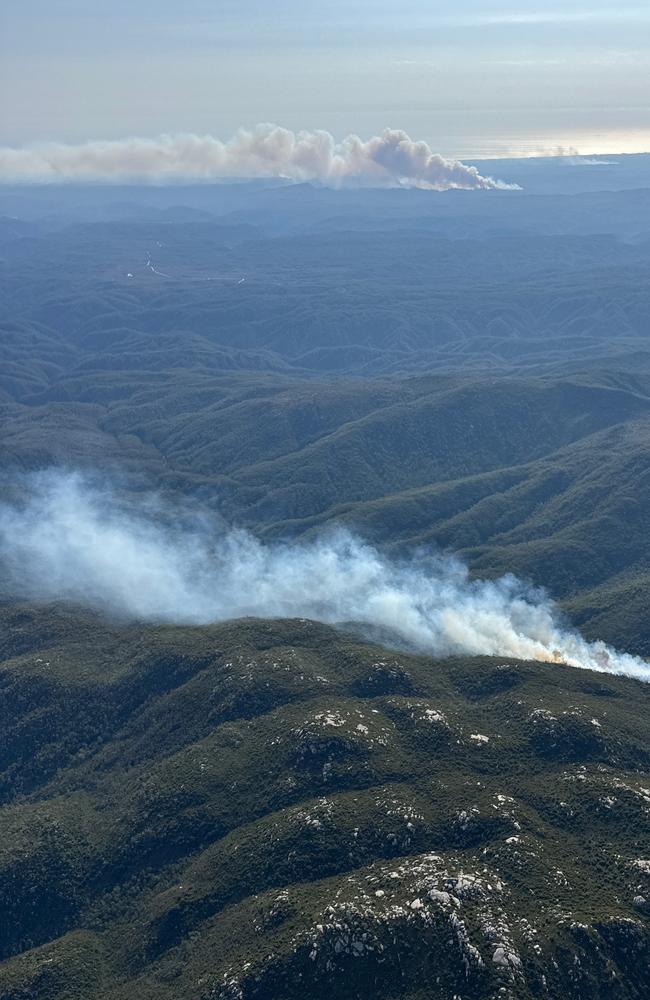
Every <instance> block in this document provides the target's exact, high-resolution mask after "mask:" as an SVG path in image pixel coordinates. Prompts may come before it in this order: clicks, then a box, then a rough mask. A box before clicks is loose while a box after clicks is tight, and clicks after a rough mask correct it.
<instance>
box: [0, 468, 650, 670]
mask: <svg viewBox="0 0 650 1000" xmlns="http://www.w3.org/2000/svg"><path fill="white" fill-rule="evenodd" d="M30 490H31V492H30V495H29V498H28V500H27V501H26V502H24V503H22V504H19V505H8V504H5V505H3V506H2V507H0V559H1V560H2V562H3V563H4V569H5V573H6V574H7V575H8V580H9V586H10V588H11V589H12V590H13V592H14V594H15V595H16V596H18V595H19V596H22V597H30V598H36V599H46V600H52V599H68V600H72V601H75V602H79V603H82V604H84V605H89V606H91V607H95V608H99V609H100V610H103V611H106V612H111V613H116V614H119V615H126V616H128V617H129V618H135V619H141V620H142V619H143V620H148V621H156V622H175V623H182V624H208V623H212V622H219V621H223V620H225V619H229V618H239V617H244V616H256V617H261V618H278V617H279V618H282V617H291V618H295V617H299V618H313V619H317V620H319V621H323V622H328V623H331V624H336V623H341V622H352V621H354V622H358V623H360V624H363V625H366V626H373V627H379V628H381V629H383V630H389V631H391V632H392V633H394V634H395V636H396V637H398V638H399V640H400V641H402V642H403V643H404V644H405V645H407V646H410V647H413V648H415V649H418V650H421V651H424V652H427V653H431V654H434V655H448V654H487V655H498V656H511V657H517V658H520V659H526V660H542V661H547V662H563V663H567V664H569V665H572V666H576V667H584V668H588V669H592V670H601V671H602V670H607V671H611V672H613V673H617V674H629V675H630V676H632V677H637V678H640V679H642V680H645V681H650V665H649V664H647V663H645V662H643V661H642V660H639V659H638V658H636V657H634V656H631V655H628V654H626V653H619V652H617V651H615V650H613V649H611V648H609V647H607V646H605V645H604V644H603V643H600V642H596V643H589V642H587V641H586V640H585V639H583V638H582V637H581V636H580V635H579V634H578V633H576V632H573V631H571V630H568V629H566V628H564V627H563V626H562V624H561V623H560V621H559V616H558V614H557V612H556V609H555V608H554V606H553V604H552V602H551V601H550V600H549V599H548V598H547V597H546V596H545V595H544V593H543V592H541V591H539V590H534V589H531V588H529V587H526V586H525V585H524V584H523V583H522V582H521V581H519V580H517V579H516V578H515V577H513V576H505V577H502V578H501V579H499V580H495V581H472V580H470V578H469V575H468V571H467V569H466V567H465V566H464V565H463V564H462V563H460V562H459V561H458V560H456V559H454V558H450V557H447V556H444V557H435V558H425V557H424V556H422V557H420V558H419V559H416V560H414V561H411V562H409V563H398V562H395V561H391V560H389V559H387V558H386V557H385V556H383V555H382V554H380V552H378V551H377V550H376V549H375V548H373V547H372V546H370V545H367V544H365V543H364V542H362V541H360V540H359V539H357V538H355V537H354V536H352V535H350V534H348V533H347V532H342V531H339V532H335V533H333V534H331V535H330V536H328V537H326V538H322V539H320V540H317V541H308V542H302V543H301V542H298V543H291V544H273V545H264V544H262V543H261V542H259V541H258V540H256V539H255V538H254V537H253V536H252V535H250V534H248V533H247V532H243V531H228V532H220V531H218V530H217V529H216V528H215V527H214V525H211V523H210V522H208V521H206V520H195V521H194V524H193V526H189V527H188V526H186V525H185V526H183V525H180V524H179V523H178V522H176V524H175V525H174V524H172V525H171V526H170V522H169V518H168V517H167V519H166V521H163V520H161V517H160V513H161V512H160V509H159V510H158V511H157V512H156V510H155V508H154V507H153V506H152V505H151V503H150V502H149V503H147V502H145V503H144V504H143V505H142V506H141V507H140V509H139V511H138V512H136V513H133V512H129V511H127V510H126V509H125V508H124V506H123V505H121V504H120V502H119V500H118V499H117V497H116V496H115V495H114V494H111V493H110V491H107V490H105V489H102V490H99V489H98V488H95V487H92V486H90V485H89V484H88V483H87V482H85V481H84V480H83V479H82V478H80V477H79V476H78V475H71V474H62V473H48V474H43V475H40V476H38V477H36V478H33V479H32V480H31V481H30Z"/></svg>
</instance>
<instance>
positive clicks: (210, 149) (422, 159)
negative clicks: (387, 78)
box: [0, 125, 508, 191]
mask: <svg viewBox="0 0 650 1000" xmlns="http://www.w3.org/2000/svg"><path fill="white" fill-rule="evenodd" d="M220 177H286V178H288V179H290V180H294V181H317V182H320V183H322V184H326V185H328V186H330V187H341V186H344V185H358V186H370V187H386V186H395V185H398V184H404V185H407V186H409V187H421V188H428V189H431V190H436V191H445V190H449V189H450V188H462V189H466V190H476V189H484V190H491V189H495V188H507V187H508V185H505V184H502V183H501V182H499V181H495V180H493V179H492V178H491V177H483V176H482V175H481V174H480V173H479V172H478V170H477V169H476V167H470V166H467V165H466V164H464V163H460V162H459V161H458V160H449V159H445V158H444V157H442V156H440V155H439V154H437V153H434V152H433V150H432V149H431V148H430V147H429V146H428V145H427V143H426V142H415V141H413V140H412V139H411V138H410V137H409V136H408V135H407V133H406V132H403V131H401V130H398V129H386V130H385V131H384V132H382V134H381V135H378V136H373V137H372V138H371V139H367V140H362V139H360V138H359V137H358V136H355V135H350V136H348V137H347V138H346V139H344V140H343V142H341V143H337V142H336V141H335V139H334V137H333V136H332V135H330V133H329V132H321V131H316V132H298V133H295V132H290V131H289V130H288V129H284V128H280V127H278V126H277V125H258V126H257V128H254V129H251V130H245V129H242V130H240V131H239V132H237V134H236V135H235V136H233V138H232V139H230V140H228V141H227V142H223V141H221V140H220V139H217V138H215V137H214V136H211V135H203V136H200V135H163V136H160V137H159V138H157V139H141V138H129V139H119V140H116V141H113V142H100V141H96V142H85V143H81V144H79V145H65V144H63V143H48V144H41V145H37V146H32V147H29V148H26V149H13V148H10V147H6V146H5V147H0V181H3V182H21V181H31V182H55V181H120V180H131V181H133V180H137V181H148V182H161V181H174V180H179V181H181V180H185V181H187V180H195V181H209V180H216V179H218V178H220Z"/></svg>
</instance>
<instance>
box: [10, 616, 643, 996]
mask: <svg viewBox="0 0 650 1000" xmlns="http://www.w3.org/2000/svg"><path fill="white" fill-rule="evenodd" d="M2 626H3V632H2V634H3V640H2V642H3V647H4V648H3V651H2V656H3V660H2V664H1V666H0V677H1V688H0V712H1V713H2V714H1V718H2V726H3V731H4V733H5V739H4V741H3V747H2V752H1V756H0V770H1V776H0V789H1V793H2V797H3V802H4V805H3V808H2V809H1V810H0V831H1V837H0V843H1V844H2V847H1V848H0V893H1V895H2V907H1V913H2V917H1V923H2V935H1V941H2V957H3V958H4V962H3V963H2V964H0V996H2V997H3V998H4V1000H18V998H20V1000H26V998H37V997H38V1000H55V998H57V1000H58V998H66V1000H72V998H75V1000H76V998H79V1000H95V998H97V1000H99V998H102V1000H121V998H126V997H127V996H134V995H136V996H138V997H142V998H143V1000H144V998H149V997H151V998H153V997H156V998H158V1000H160V998H170V1000H178V998H180V997H181V996H182V997H183V998H186V1000H193V998H197V1000H198V998H201V1000H207V998H208V997H210V998H217V997H218V998H224V1000H225V998H230V997H235V996H237V997H241V998H246V1000H247V998H252V997H255V998H261V997H265V998H268V1000H274V998H277V1000H288V998H293V997H295V998H296V1000H297V998H298V997H304V996H310V997H320V996H323V997H324V996H326V995H330V996H336V997H341V998H343V997H345V998H353V997H356V998H359V1000H360V998H361V997H367V996H368V989H369V988H372V989H373V990H374V991H375V992H376V994H377V995H382V996H389V997H394V998H397V997H400V998H405V997H409V998H416V997H418V998H420V997H424V996H426V997H434V998H440V1000H443V998H445V1000H446V998H448V997H449V996H450V995H452V994H453V992H454V991H456V992H458V990H460V991H461V995H462V994H463V991H468V990H469V991H471V992H470V995H471V996H472V997H476V998H483V997H485V998H488V997H490V998H491V997H496V996H500V995H507V996H512V997H519V998H529V997H530V998H532V997H536V996H539V995H540V990H541V991H542V994H541V995H544V996H548V997H553V998H557V1000H560V998H562V1000H566V998H573V997H575V998H583V997H586V996H587V995H593V996H596V997H601V998H603V1000H605V997H607V998H609V997H616V998H635V1000H640V998H641V997H643V996H645V994H646V992H647V990H648V989H649V988H650V982H649V981H648V978H647V977H648V969H649V968H650V963H649V962H648V957H649V951H648V949H649V948H650V936H649V933H648V922H647V905H648V904H646V903H645V902H644V901H643V900H645V898H646V897H647V896H648V894H649V892H650V884H649V883H648V879H649V878H650V874H649V864H650V863H649V862H648V858H647V848H648V837H647V831H648V819H647V812H648V789H647V785H648V780H647V772H648V768H649V767H650V748H649V746H648V740H647V719H646V716H647V711H648V697H649V696H650V689H649V688H648V687H647V685H644V684H642V683H641V682H636V681H632V680H626V679H621V678H603V677H602V675H599V674H593V673H590V672H587V671H578V670H573V669H570V668H566V667H559V666H549V665H538V664H532V663H527V664H524V663H520V662H517V661H504V662H500V661H498V660H496V661H495V660H490V659H488V658H484V659H474V660H472V659H462V658H459V659H455V660H447V661H432V660H429V659H427V658H425V657H413V656H404V655H401V654H400V655H396V654H395V653H392V652H388V651H386V650H383V649H381V648H378V647H372V646H366V645H363V644H360V643H358V642H357V641H355V640H354V639H353V638H352V637H346V636H345V635H341V634H340V633H337V632H334V631H333V630H332V629H329V628H326V627H325V626H320V625H316V624H313V623H309V622H305V621H295V622H258V621H253V620H251V621H246V622H235V623H231V624H227V625H221V626H216V627H213V628H201V629H182V628H173V627H166V628H151V627H149V628H143V627H140V626H131V627H117V626H107V625H106V624H104V623H102V622H101V621H99V620H97V619H94V618H92V617H90V616H88V615H87V614H85V613H83V612H80V611H78V610H77V611H74V610H70V611H67V612H66V611H62V610H56V609H54V608H52V609H48V610H44V609H34V608H30V607H29V606H20V607H16V608H13V609H5V610H4V612H3V620H2ZM543 984H545V986H544V985H543ZM500 990H501V992H499V991H500ZM504 990H505V994H503V991H504Z"/></svg>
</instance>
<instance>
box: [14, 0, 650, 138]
mask: <svg viewBox="0 0 650 1000" xmlns="http://www.w3.org/2000/svg"><path fill="white" fill-rule="evenodd" d="M0 32H1V42H0V44H1V48H2V51H1V53H0V56H1V58H0V65H1V68H0V88H1V89H0V94H1V97H0V132H1V135H0V143H1V144H3V145H7V144H11V145H23V144H27V143H30V142H37V141H40V140H48V139H62V140H66V141H70V142H77V141H81V140H84V139H88V138H117V137H121V136H125V135H143V136H153V135H156V134H159V133H161V132H177V131H197V132H210V133H213V134H215V135H219V136H222V137H228V136H229V135H230V134H231V133H232V132H233V131H234V130H235V129H236V128H237V127H239V126H240V125H246V126H250V125H254V124H255V123H257V122H262V121H273V122H277V123H279V124H281V125H285V126H287V127H289V128H293V129H300V128H307V129H313V128H325V129H329V130H330V131H332V132H333V133H334V134H335V135H336V136H337V137H339V138H340V137H342V136H343V135H344V134H346V133H348V132H351V131H354V132H359V133H361V134H362V135H364V136H365V135H369V134H371V133H373V132H376V131H378V130H380V129H382V128H384V127H385V126H389V125H390V126H393V127H397V128H405V129H407V130H408V131H410V132H411V133H412V134H413V136H414V137H416V138H425V139H427V140H428V141H430V142H431V143H432V144H433V146H435V147H436V148H437V149H439V150H440V151H441V152H445V153H457V154H461V155H465V156H467V155H471V154H472V153H475V154H476V155H480V154H481V153H483V154H486V153H489V152H490V151H494V152H504V153H505V152H507V151H508V150H509V149H517V150H520V151H521V150H524V149H529V150H530V151H535V149H536V148H537V147H547V146H549V147H550V146H553V145H555V144H556V143H562V144H563V145H575V146H577V147H578V148H579V149H580V151H585V152H589V151H593V149H594V148H596V147H598V148H602V150H603V151H608V150H611V149H613V148H620V149H625V148H628V149H632V148H645V147H647V148H650V111H649V107H650V4H647V3H646V4H645V5H642V4H637V3H619V4H615V3H612V2H611V0H609V2H608V0H568V2H565V3H554V0H548V2H547V3H546V4H542V3H533V2H530V0H520V2H519V3H518V4H515V3H513V2H512V0H504V2H502V3H492V2H486V0H480V2H479V0H442V2H435V0H433V2H432V0H429V2H426V0H401V2H400V3H395V2H391V3H389V2H386V0H356V2H350V0H347V2H343V0H329V2H328V0H323V2H321V3H316V2H311V0H302V2H298V0H275V2H273V0H265V2H262V0H239V2H234V0H214V2H208V0H183V2H180V3H179V2H172V0H157V2H154V0H130V2H127V0H112V2H109V0H102V2H99V0H3V3H2V9H1V12H0ZM646 137H647V139H648V141H647V142H646Z"/></svg>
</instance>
